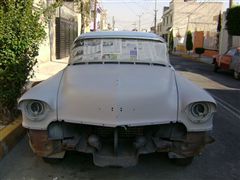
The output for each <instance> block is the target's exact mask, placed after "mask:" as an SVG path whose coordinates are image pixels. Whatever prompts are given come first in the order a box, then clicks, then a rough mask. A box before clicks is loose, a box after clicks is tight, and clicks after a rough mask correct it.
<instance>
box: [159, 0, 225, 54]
mask: <svg viewBox="0 0 240 180" xmlns="http://www.w3.org/2000/svg"><path fill="white" fill-rule="evenodd" d="M222 8H223V3H221V2H206V1H203V2H197V1H196V0H172V1H171V2H170V4H169V7H164V9H163V15H162V19H161V22H160V23H158V26H157V27H158V28H157V34H159V35H161V36H163V37H164V38H165V39H166V41H167V42H168V40H169V35H170V33H171V32H172V33H173V39H174V49H175V50H180V51H185V50H186V49H185V42H186V33H187V31H191V32H192V33H193V44H194V48H196V47H204V48H206V49H210V50H216V49H217V46H216V33H217V23H218V18H217V17H218V15H219V13H220V12H221V11H222Z"/></svg>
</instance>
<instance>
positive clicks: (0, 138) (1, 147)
mask: <svg viewBox="0 0 240 180" xmlns="http://www.w3.org/2000/svg"><path fill="white" fill-rule="evenodd" d="M25 133H26V129H24V128H23V127H22V118H21V117H20V118H17V119H16V120H14V121H13V122H12V123H10V124H9V125H7V126H6V127H4V128H3V129H1V130H0V160H1V159H2V158H3V157H4V156H5V155H6V154H7V153H8V152H9V151H10V150H11V149H12V148H13V147H14V146H15V145H16V144H17V143H18V141H19V140H20V139H21V138H22V137H23V136H24V135H25Z"/></svg>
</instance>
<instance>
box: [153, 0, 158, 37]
mask: <svg viewBox="0 0 240 180" xmlns="http://www.w3.org/2000/svg"><path fill="white" fill-rule="evenodd" d="M154 11H155V16H154V33H157V0H155V10H154Z"/></svg>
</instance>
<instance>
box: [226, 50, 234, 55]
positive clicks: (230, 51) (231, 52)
mask: <svg viewBox="0 0 240 180" xmlns="http://www.w3.org/2000/svg"><path fill="white" fill-rule="evenodd" d="M235 53H236V49H229V51H228V52H227V53H226V55H229V56H234V55H235Z"/></svg>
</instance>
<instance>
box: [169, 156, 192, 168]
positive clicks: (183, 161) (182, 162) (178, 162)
mask: <svg viewBox="0 0 240 180" xmlns="http://www.w3.org/2000/svg"><path fill="white" fill-rule="evenodd" d="M193 159H194V157H187V158H174V159H171V162H172V163H173V164H175V165H177V166H188V165H190V164H192V161H193Z"/></svg>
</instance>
